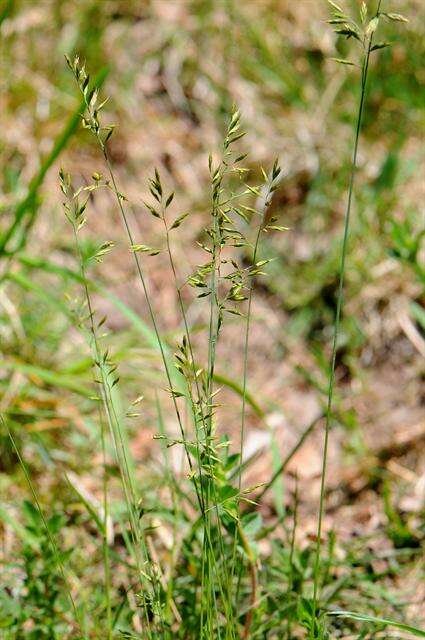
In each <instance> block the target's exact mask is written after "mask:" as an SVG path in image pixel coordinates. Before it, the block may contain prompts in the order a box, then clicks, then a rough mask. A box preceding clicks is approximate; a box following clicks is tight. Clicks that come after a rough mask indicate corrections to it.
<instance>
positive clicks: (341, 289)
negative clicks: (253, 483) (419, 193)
mask: <svg viewBox="0 0 425 640" xmlns="http://www.w3.org/2000/svg"><path fill="white" fill-rule="evenodd" d="M380 5H381V2H379V5H378V9H377V12H379V8H380ZM372 40H373V36H371V37H370V38H369V41H368V44H367V48H366V50H365V54H364V59H363V65H362V73H361V95H360V103H359V108H358V113H357V121H356V130H355V138H354V148H353V158H352V164H351V174H350V181H349V188H348V199H347V207H346V212H345V219H344V233H343V238H342V248H341V258H340V265H339V286H338V297H337V306H336V314H335V323H334V333H333V341H332V355H331V365H330V373H329V386H328V395H327V406H326V421H325V436H324V445H323V457H322V472H321V481H320V500H319V512H318V524H317V541H316V555H315V562H314V583H313V616H312V618H313V627H312V630H311V637H312V638H315V637H316V636H315V628H316V612H317V605H318V591H319V569H320V561H321V550H322V543H321V537H322V528H323V516H324V508H325V487H326V471H327V463H328V448H329V432H330V422H331V416H332V402H333V395H334V385H335V363H336V354H337V348H338V336H339V329H340V324H341V311H342V306H343V299H344V280H345V263H346V256H347V246H348V236H349V227H350V215H351V204H352V198H353V191H354V181H355V176H356V173H357V154H358V147H359V139H360V131H361V125H362V116H363V109H364V102H365V95H366V83H367V74H368V69H369V58H370V52H371V48H372Z"/></svg>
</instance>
